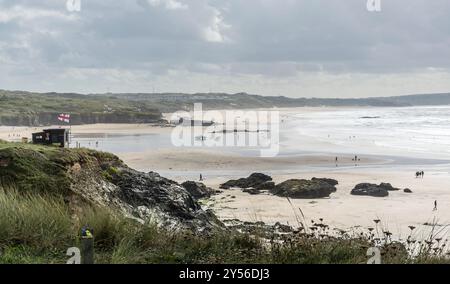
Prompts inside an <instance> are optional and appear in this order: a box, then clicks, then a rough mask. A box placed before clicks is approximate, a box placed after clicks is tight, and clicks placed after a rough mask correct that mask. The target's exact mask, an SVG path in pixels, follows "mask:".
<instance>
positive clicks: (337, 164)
mask: <svg viewBox="0 0 450 284" xmlns="http://www.w3.org/2000/svg"><path fill="white" fill-rule="evenodd" d="M335 161H336V167H337V166H338V157H336V159H335Z"/></svg>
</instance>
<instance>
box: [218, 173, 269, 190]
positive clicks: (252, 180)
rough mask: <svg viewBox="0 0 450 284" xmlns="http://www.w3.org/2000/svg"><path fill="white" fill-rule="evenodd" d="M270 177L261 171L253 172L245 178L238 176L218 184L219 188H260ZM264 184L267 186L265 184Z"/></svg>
mask: <svg viewBox="0 0 450 284" xmlns="http://www.w3.org/2000/svg"><path fill="white" fill-rule="evenodd" d="M271 180H272V178H271V177H270V176H268V175H265V174H261V173H253V174H251V175H250V176H249V177H247V178H240V179H238V180H229V181H227V182H226V183H223V184H221V185H220V188H221V189H230V188H233V187H234V188H257V189H260V188H261V186H262V185H263V184H266V182H268V181H271ZM266 186H269V185H267V184H266Z"/></svg>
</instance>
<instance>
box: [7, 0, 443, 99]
mask: <svg viewBox="0 0 450 284" xmlns="http://www.w3.org/2000/svg"><path fill="white" fill-rule="evenodd" d="M72 1H77V0H72ZM66 2H67V0H40V1H36V0H29V1H26V0H0V89H9V90H13V89H19V90H30V91H43V92H46V91H58V92H80V93H96V92H98V93H104V92H107V91H111V92H153V91H155V92H189V93H192V92H209V91H211V92H229V93H235V92H248V93H253V94H261V95H285V96H291V97H367V96H391V95H402V94H415V93H431V92H450V16H449V12H450V1H449V0H432V1H430V0H381V11H380V12H369V11H368V9H367V0H121V1H117V0H81V10H80V11H70V10H74V9H67V3H66ZM69 7H71V8H73V7H75V8H76V5H75V6H73V5H72V6H70V5H69ZM75 10H76V9H75Z"/></svg>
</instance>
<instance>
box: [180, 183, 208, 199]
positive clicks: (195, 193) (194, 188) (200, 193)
mask: <svg viewBox="0 0 450 284" xmlns="http://www.w3.org/2000/svg"><path fill="white" fill-rule="evenodd" d="M181 186H183V187H184V188H185V189H186V190H187V191H188V192H189V193H190V194H191V195H192V197H194V198H195V199H201V198H209V197H211V196H212V195H214V194H215V193H216V191H215V190H214V189H212V188H210V187H207V186H206V185H204V184H203V183H201V182H196V181H186V182H183V183H182V184H181Z"/></svg>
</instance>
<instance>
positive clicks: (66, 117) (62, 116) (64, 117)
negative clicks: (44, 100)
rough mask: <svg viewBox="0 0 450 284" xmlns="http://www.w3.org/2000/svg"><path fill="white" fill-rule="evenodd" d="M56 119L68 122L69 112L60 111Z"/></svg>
mask: <svg viewBox="0 0 450 284" xmlns="http://www.w3.org/2000/svg"><path fill="white" fill-rule="evenodd" d="M58 120H59V121H63V122H66V123H69V122H70V114H64V113H62V114H60V115H58Z"/></svg>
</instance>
